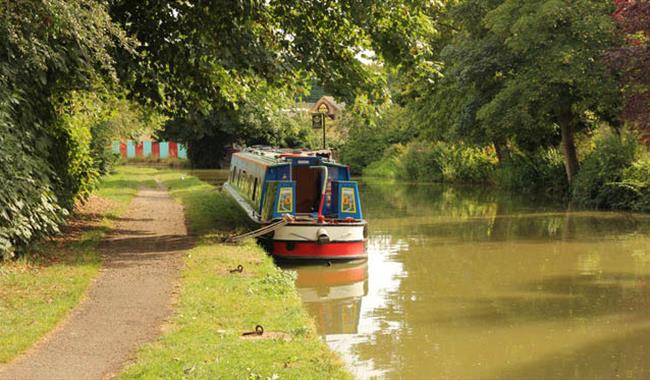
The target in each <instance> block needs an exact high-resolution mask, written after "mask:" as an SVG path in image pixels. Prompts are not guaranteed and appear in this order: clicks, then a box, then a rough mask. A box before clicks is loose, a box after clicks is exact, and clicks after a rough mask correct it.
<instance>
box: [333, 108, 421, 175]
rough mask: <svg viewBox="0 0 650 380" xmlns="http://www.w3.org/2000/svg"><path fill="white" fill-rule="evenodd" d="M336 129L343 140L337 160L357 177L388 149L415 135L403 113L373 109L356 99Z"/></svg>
mask: <svg viewBox="0 0 650 380" xmlns="http://www.w3.org/2000/svg"><path fill="white" fill-rule="evenodd" d="M339 127H340V129H341V130H342V133H343V135H344V136H345V138H344V140H343V143H342V144H341V146H340V148H339V154H340V158H341V161H342V162H344V163H346V164H348V165H350V170H351V171H352V173H353V174H361V172H362V170H363V168H365V167H366V166H368V165H370V164H371V163H373V162H377V161H379V160H380V159H382V158H383V157H384V151H385V150H386V149H388V148H389V147H390V146H391V145H393V144H401V143H406V142H408V141H410V140H411V139H413V138H414V137H415V135H416V133H417V131H416V129H415V127H414V124H413V123H412V120H411V119H410V117H409V114H408V111H407V110H406V109H404V108H403V107H400V106H399V105H396V104H384V105H382V106H380V107H373V106H372V105H370V104H369V103H368V100H367V98H365V97H359V98H357V99H356V101H355V103H354V105H353V106H352V107H349V109H348V110H346V111H345V112H344V113H343V117H342V119H341V120H340V124H339Z"/></svg>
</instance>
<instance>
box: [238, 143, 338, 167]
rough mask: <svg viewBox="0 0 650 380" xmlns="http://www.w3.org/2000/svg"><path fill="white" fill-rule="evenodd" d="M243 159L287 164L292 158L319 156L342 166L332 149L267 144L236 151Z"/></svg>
mask: <svg viewBox="0 0 650 380" xmlns="http://www.w3.org/2000/svg"><path fill="white" fill-rule="evenodd" d="M235 156H239V157H241V158H243V159H248V160H253V161H257V162H260V163H263V164H265V165H269V166H272V165H286V164H288V163H289V161H290V160H291V159H292V158H300V157H318V158H320V159H321V160H322V162H323V163H329V164H332V165H337V166H342V165H340V164H338V163H337V162H336V161H334V160H333V159H332V158H331V157H332V151H331V150H329V149H321V150H307V149H287V148H274V147H267V146H252V147H249V148H244V149H243V150H242V151H240V152H238V153H235Z"/></svg>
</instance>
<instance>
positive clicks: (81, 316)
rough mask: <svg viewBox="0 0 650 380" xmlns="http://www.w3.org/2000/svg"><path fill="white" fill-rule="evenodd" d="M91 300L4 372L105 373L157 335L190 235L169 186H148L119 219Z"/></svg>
mask: <svg viewBox="0 0 650 380" xmlns="http://www.w3.org/2000/svg"><path fill="white" fill-rule="evenodd" d="M114 224H115V229H114V230H113V231H112V233H111V234H110V236H109V237H108V238H107V240H106V241H105V242H103V243H102V246H101V248H102V249H101V251H102V255H103V257H104V264H103V267H102V270H101V273H100V275H99V276H98V278H97V279H96V280H95V281H94V283H93V284H92V285H91V287H90V289H89V291H88V294H87V296H86V298H85V300H84V301H83V302H82V303H81V304H80V305H79V306H78V307H77V308H76V309H75V310H74V311H73V312H72V313H71V315H70V316H69V317H68V318H67V319H66V320H65V321H64V322H63V323H61V324H60V325H59V326H58V327H57V328H56V329H55V331H53V332H52V333H51V334H49V335H48V336H47V337H46V338H45V339H43V340H42V341H40V342H39V343H38V344H36V346H35V347H34V348H32V349H31V350H30V351H29V352H27V353H26V354H25V355H22V356H21V357H19V358H18V359H17V360H15V361H13V362H12V363H9V364H8V365H7V366H6V367H4V368H0V379H102V378H110V377H113V376H114V375H116V374H117V373H118V372H119V371H120V369H122V368H123V367H124V365H125V364H127V363H128V361H129V360H130V359H132V358H133V356H134V354H135V352H136V350H137V348H138V347H139V346H140V345H141V344H142V343H145V342H148V341H151V340H153V339H155V338H156V337H157V336H158V335H159V334H160V329H161V326H162V324H163V323H164V321H165V319H166V318H167V317H169V316H170V314H171V311H172V308H171V306H172V298H173V291H174V286H175V284H176V283H177V280H178V277H179V274H180V268H181V263H182V260H181V257H182V253H183V251H184V250H186V249H188V248H189V246H190V244H191V242H190V239H189V238H188V236H187V231H186V229H185V222H184V217H183V209H182V207H181V206H180V205H179V204H177V203H176V202H175V201H174V200H173V199H172V198H171V197H169V195H168V194H167V193H166V191H165V190H164V189H156V190H153V189H144V190H141V191H140V192H139V193H138V195H137V197H136V198H134V200H133V202H132V203H131V206H130V208H129V211H128V212H127V213H126V215H125V216H124V217H123V218H120V219H119V220H117V221H116V222H115V223H114Z"/></svg>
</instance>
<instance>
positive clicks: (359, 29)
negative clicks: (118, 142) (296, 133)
mask: <svg viewBox="0 0 650 380" xmlns="http://www.w3.org/2000/svg"><path fill="white" fill-rule="evenodd" d="M109 4H110V10H111V14H112V15H113V17H114V18H115V19H116V20H118V21H119V23H120V24H121V25H122V26H123V27H124V28H125V30H127V32H128V33H129V34H131V35H133V36H135V37H136V38H137V39H138V40H139V41H140V42H141V44H140V46H139V47H138V51H139V53H140V54H139V55H138V56H136V57H133V56H130V55H125V56H119V58H120V62H121V65H120V66H119V68H120V70H119V73H120V77H121V78H122V79H123V80H124V81H125V82H126V83H129V85H130V87H131V88H132V90H133V95H134V96H136V97H138V98H139V99H141V100H142V101H145V102H151V103H153V104H157V105H159V106H160V107H161V108H162V109H163V110H164V111H165V112H166V113H167V114H168V115H169V116H170V117H172V118H174V119H178V120H179V121H180V120H183V121H197V122H196V123H194V125H195V126H196V127H197V128H193V129H194V131H195V132H196V133H194V135H193V136H190V135H188V134H187V133H183V135H184V136H185V137H186V138H188V139H201V138H205V137H207V136H218V135H224V134H222V133H220V132H219V131H220V130H219V129H220V128H222V127H223V128H225V130H224V132H226V134H225V135H232V132H233V130H230V131H228V130H227V129H228V128H230V127H231V126H237V127H236V129H235V130H236V131H239V132H240V133H241V134H242V135H245V134H246V133H247V132H246V131H244V129H245V128H247V126H250V125H251V124H257V125H268V123H266V121H265V120H258V121H257V122H255V123H249V122H247V123H240V122H239V121H238V120H242V119H247V120H249V121H250V118H249V116H250V115H251V113H250V112H248V111H246V110H247V109H248V110H250V109H251V104H254V103H255V107H257V108H266V107H267V106H272V105H273V104H274V103H273V102H264V103H260V99H262V100H263V101H264V97H263V96H260V94H259V89H260V88H263V89H269V88H273V89H276V90H279V91H284V92H286V93H287V94H295V93H300V92H304V91H305V90H306V89H307V88H308V85H307V83H308V82H309V81H310V80H311V79H313V78H315V79H316V80H317V82H318V83H319V84H321V85H322V86H323V87H324V88H325V90H326V91H327V92H328V93H330V94H333V95H335V96H337V97H338V98H339V99H342V100H344V101H347V102H349V103H351V102H352V101H354V99H355V98H356V96H357V95H360V94H364V95H367V96H368V97H369V98H370V99H371V101H373V102H383V101H384V100H385V99H386V97H387V94H386V92H385V91H384V82H383V78H382V76H381V75H378V73H377V72H376V71H374V70H370V69H368V67H367V66H366V65H365V64H363V63H362V62H361V61H360V60H359V59H358V57H359V56H360V55H362V54H363V53H364V52H369V51H374V52H375V54H376V59H378V60H387V61H389V60H390V61H393V62H400V63H402V64H403V67H404V69H405V70H406V69H410V68H414V67H418V65H419V63H422V62H423V58H422V57H424V56H426V52H427V48H426V45H423V44H422V43H421V40H422V38H421V36H422V35H423V34H426V33H429V32H431V31H432V26H431V23H430V22H429V19H428V18H427V17H424V15H425V12H428V11H429V9H430V8H431V7H430V6H429V5H427V4H426V3H421V2H411V1H407V0H390V1H385V2H375V1H367V0H366V1H342V0H340V1H315V0H311V1H302V0H282V1H278V0H275V1H266V2H263V1H254V2H253V1H233V0H219V1H196V2H187V1H181V0H163V1H160V0H156V1H154V0H144V1H138V2H134V1H126V0H111V1H110V2H109ZM412 57H416V58H412ZM242 112H243V113H247V115H237V114H238V113H242ZM220 113H224V114H225V115H226V116H224V115H221V116H218V115H216V114H220ZM253 115H260V114H259V113H253ZM226 119H227V120H230V121H229V122H220V121H219V120H221V121H224V120H226ZM206 121H207V122H208V123H205V122H206ZM211 122H214V123H217V124H211ZM170 125H180V124H179V123H172V124H170ZM205 128H211V131H207V130H205ZM204 132H205V133H204ZM219 139H221V138H219ZM213 140H214V139H213ZM193 145H194V146H198V145H197V144H189V148H190V150H191V149H192V146H193ZM208 145H210V144H208ZM221 145H223V144H221ZM188 153H189V154H190V156H192V153H191V152H188Z"/></svg>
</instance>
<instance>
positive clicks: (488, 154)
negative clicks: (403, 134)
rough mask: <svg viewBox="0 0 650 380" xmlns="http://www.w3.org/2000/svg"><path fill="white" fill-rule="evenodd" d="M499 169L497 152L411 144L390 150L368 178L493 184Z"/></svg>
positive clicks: (441, 144) (368, 171) (366, 172)
mask: <svg viewBox="0 0 650 380" xmlns="http://www.w3.org/2000/svg"><path fill="white" fill-rule="evenodd" d="M495 168H496V156H495V154H494V151H493V150H491V149H488V148H476V147H470V146H465V145H462V144H460V145H453V144H448V143H444V142H435V143H429V142H411V143H409V144H408V145H406V146H405V147H402V146H393V147H391V148H389V149H386V150H385V152H384V157H383V158H382V159H380V160H379V161H376V162H374V163H372V164H371V165H369V166H368V167H367V168H366V169H365V170H364V175H368V176H377V177H389V178H390V177H393V178H401V179H406V180H411V181H423V182H449V183H489V182H491V180H492V176H493V173H494V170H495Z"/></svg>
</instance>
